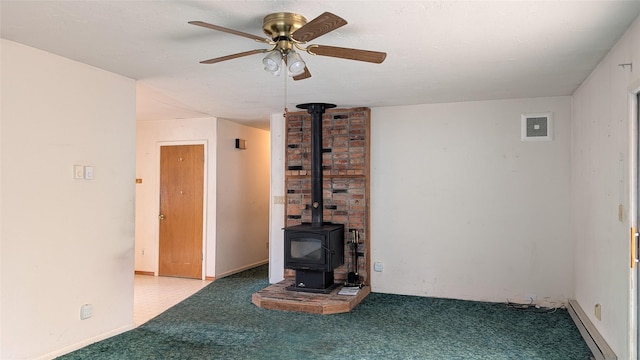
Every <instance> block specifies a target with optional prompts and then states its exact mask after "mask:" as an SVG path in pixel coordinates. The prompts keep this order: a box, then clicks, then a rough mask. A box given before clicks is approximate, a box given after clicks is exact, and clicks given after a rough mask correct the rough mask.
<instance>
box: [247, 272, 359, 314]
mask: <svg viewBox="0 0 640 360" xmlns="http://www.w3.org/2000/svg"><path fill="white" fill-rule="evenodd" d="M291 285H293V280H284V281H281V282H279V283H277V284H272V285H269V286H267V287H266V288H264V289H262V290H260V291H258V292H256V293H254V294H253V295H252V297H251V301H252V302H253V304H254V305H256V306H257V307H259V308H262V309H269V310H284V311H297V312H305V313H311V314H321V315H328V314H338V313H345V312H349V311H351V310H352V309H353V308H355V307H356V305H358V304H359V303H360V302H361V301H362V300H364V298H365V297H367V295H369V294H370V293H371V288H370V287H369V286H365V287H363V288H362V289H360V291H358V293H357V294H356V295H338V292H339V291H340V289H342V286H338V287H337V288H336V289H335V290H333V291H332V292H331V293H329V294H317V293H308V292H300V291H291V290H287V287H288V286H291Z"/></svg>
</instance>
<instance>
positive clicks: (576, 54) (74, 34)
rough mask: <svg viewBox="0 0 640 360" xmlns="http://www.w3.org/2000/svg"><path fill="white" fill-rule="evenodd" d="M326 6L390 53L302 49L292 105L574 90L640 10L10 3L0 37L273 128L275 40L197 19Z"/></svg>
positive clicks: (146, 101) (253, 23)
mask: <svg viewBox="0 0 640 360" xmlns="http://www.w3.org/2000/svg"><path fill="white" fill-rule="evenodd" d="M281 11H286V12H295V13H299V14H301V15H303V16H305V17H306V18H307V19H308V20H311V19H313V18H315V17H316V16H318V15H320V14H321V13H322V12H324V11H329V12H332V13H334V14H336V15H339V16H341V17H342V18H344V19H345V20H347V21H348V22H349V23H348V24H347V25H346V26H344V27H342V28H339V29H337V30H335V31H333V32H330V33H328V34H326V35H324V36H321V37H319V38H317V39H315V40H313V41H312V43H317V44H322V45H334V46H341V47H351V48H359V49H366V50H377V51H384V52H386V53H387V54H388V55H387V59H386V60H385V62H384V63H382V64H371V63H365V62H358V61H350V60H343V59H336V58H329V57H321V56H311V55H309V54H306V53H303V54H302V56H303V58H304V59H305V61H306V62H307V66H308V68H309V69H310V71H311V73H312V75H313V76H312V77H311V78H310V79H306V80H301V81H295V82H294V81H292V80H291V79H289V80H288V81H287V83H286V92H287V97H286V104H287V106H288V107H289V108H290V109H292V108H294V107H295V104H298V103H305V102H329V103H335V104H337V105H338V106H340V107H351V106H368V107H377V106H394V105H408V104H426V103H439V102H457V101H473V100H490V99H507V98H522V97H541V96H558V95H570V94H572V93H573V91H574V90H575V89H576V88H577V87H578V86H579V84H580V83H582V82H583V81H584V80H585V78H586V77H587V76H588V75H589V73H590V72H591V71H592V70H593V69H594V68H595V67H596V66H597V64H598V63H599V62H600V60H601V59H602V58H603V57H604V56H605V54H606V53H607V52H608V51H609V50H610V49H611V47H612V46H613V45H614V44H615V42H616V41H617V40H618V39H619V38H620V36H621V35H622V34H623V33H624V31H625V30H626V29H627V28H628V27H629V25H630V24H631V22H632V21H633V20H634V19H635V18H636V17H637V16H638V14H639V13H640V0H634V1H613V0H610V1H561V0H559V1H319V0H315V1H147V0H138V1H100V0H97V1H50V0H49V1H24V0H20V1H7V0H1V1H0V14H1V18H0V23H1V28H0V35H1V36H2V38H5V39H8V40H12V41H15V42H19V43H23V44H26V45H29V46H32V47H35V48H39V49H42V50H46V51H48V52H51V53H54V54H58V55H61V56H64V57H67V58H70V59H73V60H76V61H79V62H83V63H86V64H89V65H93V66H95V67H98V68H101V69H105V70H108V71H111V72H114V73H118V74H121V75H124V76H127V77H130V78H132V79H136V80H139V81H138V119H140V120H153V119H167V118H190V117H200V116H207V115H211V116H215V117H220V118H225V119H230V120H235V121H239V122H243V123H246V124H248V125H251V126H258V127H266V126H267V123H268V118H269V115H270V114H271V113H278V112H281V111H282V109H283V107H284V99H285V78H284V77H282V76H280V77H275V76H273V75H271V74H269V73H267V72H265V71H264V70H263V69H262V63H261V60H262V57H263V56H261V55H252V56H248V57H243V58H239V59H234V60H229V61H226V62H221V63H217V64H211V65H202V64H199V61H201V60H206V59H210V58H214V57H218V56H223V55H227V54H232V53H238V52H242V51H246V50H252V49H261V48H267V45H264V44H260V43H256V42H254V41H252V40H250V39H247V38H243V37H239V36H234V35H231V34H228V33H223V32H217V31H213V30H210V29H205V28H202V27H197V26H193V25H189V24H187V22H188V21H191V20H201V21H205V22H209V23H213V24H216V25H220V26H224V27H227V28H231V29H235V30H240V31H243V32H247V33H251V34H255V35H261V36H262V35H263V33H262V30H261V29H262V18H263V17H264V16H265V15H267V14H270V13H273V12H281Z"/></svg>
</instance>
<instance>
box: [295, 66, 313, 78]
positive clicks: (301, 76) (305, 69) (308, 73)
mask: <svg viewBox="0 0 640 360" xmlns="http://www.w3.org/2000/svg"><path fill="white" fill-rule="evenodd" d="M310 77H311V73H310V72H309V69H307V67H306V66H305V67H304V72H303V73H302V74H300V75H296V76H294V77H293V80H304V79H308V78H310Z"/></svg>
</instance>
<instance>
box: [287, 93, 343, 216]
mask: <svg viewBox="0 0 640 360" xmlns="http://www.w3.org/2000/svg"><path fill="white" fill-rule="evenodd" d="M296 107H298V108H299V109H306V110H307V112H308V113H309V114H311V226H312V227H322V224H323V223H324V221H323V219H322V216H323V215H322V212H323V211H324V210H323V209H324V205H323V201H322V114H324V111H325V109H331V108H334V107H336V105H334V104H325V103H307V104H299V105H297V106H296Z"/></svg>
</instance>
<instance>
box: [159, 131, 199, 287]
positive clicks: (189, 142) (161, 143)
mask: <svg viewBox="0 0 640 360" xmlns="http://www.w3.org/2000/svg"><path fill="white" fill-rule="evenodd" d="M180 145H203V146H204V149H203V152H204V173H203V179H202V181H203V187H204V188H203V189H202V197H203V199H202V280H205V279H206V278H207V273H206V269H207V238H208V236H207V218H208V216H207V208H208V205H207V199H208V191H207V189H208V186H207V184H208V183H209V182H208V181H209V178H208V173H209V156H208V155H207V154H208V141H207V140H184V141H158V142H157V143H156V169H157V170H156V175H157V176H156V184H155V191H154V199H155V200H156V201H155V205H154V209H155V212H156V214H160V148H161V147H163V146H180ZM153 233H154V246H155V254H156V257H155V270H154V273H155V276H158V275H159V273H160V219H159V218H158V217H157V216H156V217H155V220H154V229H153Z"/></svg>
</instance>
